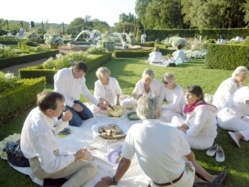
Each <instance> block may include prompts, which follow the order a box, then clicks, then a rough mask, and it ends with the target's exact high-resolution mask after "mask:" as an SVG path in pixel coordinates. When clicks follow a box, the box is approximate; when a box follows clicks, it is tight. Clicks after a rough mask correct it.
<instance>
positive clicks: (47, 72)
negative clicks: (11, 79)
mask: <svg viewBox="0 0 249 187" xmlns="http://www.w3.org/2000/svg"><path fill="white" fill-rule="evenodd" d="M72 56H74V55H73V54H68V55H66V56H64V57H65V58H66V59H67V58H69V59H71V61H70V62H73V63H74V62H77V61H82V56H80V55H79V53H75V56H74V57H75V59H72V58H71V57H72ZM111 58H112V55H111V53H105V54H102V55H91V56H90V57H88V58H87V60H86V61H85V62H86V64H87V66H88V71H91V70H92V69H93V68H96V67H98V66H100V65H101V64H103V63H105V62H107V61H109V60H110V59H111ZM59 59H60V58H59ZM50 61H51V62H50V64H51V66H50V68H51V69H45V67H48V66H43V65H38V66H31V67H27V68H22V69H19V71H18V72H19V76H20V77H21V78H35V77H41V76H45V77H46V81H47V83H50V84H53V83H54V78H53V77H54V74H55V73H56V72H57V71H58V70H59V69H61V68H64V67H70V64H69V63H68V62H67V61H66V60H62V61H59V64H56V63H55V64H54V63H53V60H52V59H50ZM62 63H65V64H64V65H66V66H64V67H60V65H62ZM52 64H53V65H54V66H56V67H60V68H58V69H57V68H55V67H54V66H52ZM71 65H73V64H71Z"/></svg>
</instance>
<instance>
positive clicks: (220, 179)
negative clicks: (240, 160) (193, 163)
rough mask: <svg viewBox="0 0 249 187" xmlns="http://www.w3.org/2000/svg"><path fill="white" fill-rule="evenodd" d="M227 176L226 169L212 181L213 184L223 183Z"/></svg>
mask: <svg viewBox="0 0 249 187" xmlns="http://www.w3.org/2000/svg"><path fill="white" fill-rule="evenodd" d="M226 178H227V172H226V171H222V172H221V173H220V174H219V175H218V177H216V178H215V179H214V181H213V182H212V184H213V185H218V184H222V183H223V182H224V181H225V180H226Z"/></svg>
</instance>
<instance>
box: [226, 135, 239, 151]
mask: <svg viewBox="0 0 249 187" xmlns="http://www.w3.org/2000/svg"><path fill="white" fill-rule="evenodd" d="M228 134H229V136H230V138H232V140H233V141H234V143H235V144H236V145H237V146H238V147H239V148H240V144H239V141H238V139H237V137H236V136H235V133H234V132H231V131H229V132H228Z"/></svg>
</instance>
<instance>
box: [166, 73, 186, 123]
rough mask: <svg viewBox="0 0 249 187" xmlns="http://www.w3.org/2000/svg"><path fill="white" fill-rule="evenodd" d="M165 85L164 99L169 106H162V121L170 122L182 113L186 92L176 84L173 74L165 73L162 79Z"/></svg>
mask: <svg viewBox="0 0 249 187" xmlns="http://www.w3.org/2000/svg"><path fill="white" fill-rule="evenodd" d="M162 83H163V85H164V88H163V95H162V99H163V100H166V101H167V104H163V105H162V110H161V120H162V121H166V122H170V121H171V119H172V117H173V116H175V115H180V114H181V113H182V107H183V105H184V92H183V89H182V87H181V86H179V85H177V84H176V81H175V76H174V74H173V73H171V72H168V73H165V74H164V76H163V78H162Z"/></svg>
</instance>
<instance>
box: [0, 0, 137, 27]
mask: <svg viewBox="0 0 249 187" xmlns="http://www.w3.org/2000/svg"><path fill="white" fill-rule="evenodd" d="M135 3H136V0H41V1H38V0H3V1H1V8H0V18H2V19H7V20H22V21H27V22H30V21H34V22H42V21H43V22H48V23H62V22H64V23H66V24H69V23H70V22H71V21H73V20H74V19H75V18H79V17H81V18H85V17H86V16H91V20H93V19H99V20H101V21H105V22H107V23H108V24H109V25H110V26H113V25H114V23H117V22H118V21H119V15H120V14H122V13H125V14H129V13H132V14H134V15H135Z"/></svg>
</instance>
